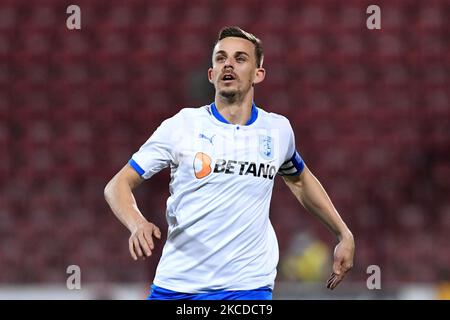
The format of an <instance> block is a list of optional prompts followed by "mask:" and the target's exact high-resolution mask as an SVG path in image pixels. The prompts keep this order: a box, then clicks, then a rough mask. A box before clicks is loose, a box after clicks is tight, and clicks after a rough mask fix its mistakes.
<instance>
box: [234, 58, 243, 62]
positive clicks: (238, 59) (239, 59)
mask: <svg viewBox="0 0 450 320" xmlns="http://www.w3.org/2000/svg"><path fill="white" fill-rule="evenodd" d="M236 61H238V62H244V61H245V58H244V57H237V58H236Z"/></svg>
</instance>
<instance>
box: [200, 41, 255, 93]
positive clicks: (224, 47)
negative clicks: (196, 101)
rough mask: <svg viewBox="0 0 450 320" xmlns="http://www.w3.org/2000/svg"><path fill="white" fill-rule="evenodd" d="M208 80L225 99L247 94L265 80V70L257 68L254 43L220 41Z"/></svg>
mask: <svg viewBox="0 0 450 320" xmlns="http://www.w3.org/2000/svg"><path fill="white" fill-rule="evenodd" d="M208 79H209V81H210V82H211V83H213V84H214V87H215V88H216V92H218V93H219V95H221V96H223V97H227V98H232V97H236V96H237V95H243V94H246V93H247V92H248V91H249V90H250V89H251V87H252V84H253V83H258V82H261V81H262V80H263V79H264V69H262V68H257V67H256V56H255V46H254V45H253V43H252V42H250V41H248V40H246V39H242V38H237V37H228V38H225V39H222V40H220V41H219V42H218V43H217V44H216V46H215V47H214V51H213V56H212V68H209V70H208Z"/></svg>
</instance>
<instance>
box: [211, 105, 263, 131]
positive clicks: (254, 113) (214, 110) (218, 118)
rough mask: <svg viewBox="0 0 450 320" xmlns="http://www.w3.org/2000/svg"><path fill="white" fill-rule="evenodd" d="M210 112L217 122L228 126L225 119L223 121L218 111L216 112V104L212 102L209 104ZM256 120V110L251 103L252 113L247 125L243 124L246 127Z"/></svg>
mask: <svg viewBox="0 0 450 320" xmlns="http://www.w3.org/2000/svg"><path fill="white" fill-rule="evenodd" d="M211 112H212V114H213V116H214V117H215V118H216V119H217V120H219V121H220V122H223V123H227V124H230V123H229V122H228V121H227V119H225V118H224V117H223V116H222V115H221V114H220V112H219V110H217V107H216V104H215V103H214V102H213V103H211ZM257 118H258V108H257V107H256V104H255V103H254V102H253V103H252V112H251V113H250V119H248V121H247V123H246V124H245V125H246V126H248V125H251V124H252V123H253V122H255V121H256V119H257Z"/></svg>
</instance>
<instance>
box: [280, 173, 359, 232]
mask: <svg viewBox="0 0 450 320" xmlns="http://www.w3.org/2000/svg"><path fill="white" fill-rule="evenodd" d="M305 170H307V171H306V172H303V173H302V174H303V175H304V176H302V178H301V179H299V180H297V181H296V182H294V183H292V182H291V183H288V186H289V188H290V189H291V191H292V192H293V193H294V195H295V196H296V198H297V199H298V200H299V201H300V203H301V204H302V205H303V207H305V209H307V210H308V211H309V212H310V213H311V214H313V215H315V216H316V217H318V218H319V219H320V220H321V221H322V222H323V223H324V224H325V225H326V226H327V227H328V228H329V229H330V230H331V231H332V232H333V233H334V234H335V235H336V237H338V239H339V240H342V239H343V238H352V237H353V236H352V233H351V232H350V230H349V229H348V227H347V226H346V224H345V223H344V221H343V220H342V218H341V217H340V215H339V213H338V212H337V210H336V209H335V207H334V206H333V203H332V202H331V200H330V198H329V197H328V195H327V193H326V191H325V189H324V188H323V187H322V185H321V184H320V182H319V181H318V180H317V179H316V177H314V175H313V174H312V173H311V172H310V171H309V170H308V169H307V168H305Z"/></svg>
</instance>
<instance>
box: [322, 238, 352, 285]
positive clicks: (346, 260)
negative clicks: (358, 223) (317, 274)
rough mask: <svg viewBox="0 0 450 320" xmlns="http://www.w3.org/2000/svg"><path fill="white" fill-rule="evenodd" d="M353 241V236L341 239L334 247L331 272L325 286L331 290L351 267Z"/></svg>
mask: <svg viewBox="0 0 450 320" xmlns="http://www.w3.org/2000/svg"><path fill="white" fill-rule="evenodd" d="M354 252H355V241H354V240H353V237H349V238H344V239H342V240H341V241H340V242H339V243H338V244H337V246H336V247H335V248H334V263H333V272H332V273H331V276H330V278H329V279H328V281H327V288H328V289H330V290H333V289H334V288H336V286H337V285H338V284H339V282H341V281H342V279H344V276H345V274H346V273H347V271H349V270H350V269H351V268H352V267H353V254H354Z"/></svg>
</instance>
